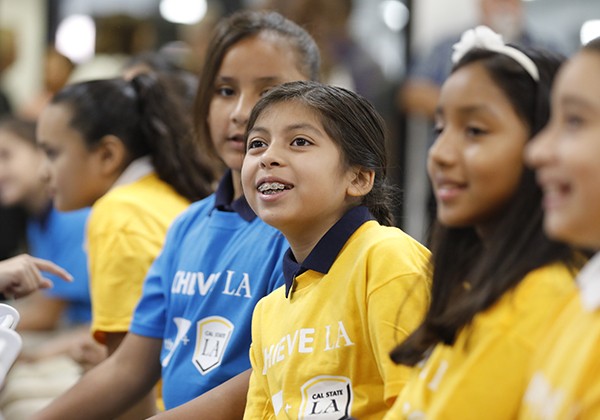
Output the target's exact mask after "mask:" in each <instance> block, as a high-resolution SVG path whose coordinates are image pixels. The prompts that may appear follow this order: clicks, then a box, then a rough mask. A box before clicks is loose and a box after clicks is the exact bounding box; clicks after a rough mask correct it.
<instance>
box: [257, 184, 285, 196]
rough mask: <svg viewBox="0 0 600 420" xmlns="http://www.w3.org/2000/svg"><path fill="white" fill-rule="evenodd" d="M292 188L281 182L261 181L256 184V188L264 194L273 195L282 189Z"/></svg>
mask: <svg viewBox="0 0 600 420" xmlns="http://www.w3.org/2000/svg"><path fill="white" fill-rule="evenodd" d="M292 188H293V187H292V186H291V185H288V184H282V183H281V182H263V183H262V184H260V185H259V186H258V188H257V190H258V192H260V193H261V194H264V195H273V194H277V193H279V192H281V191H284V190H291V189H292Z"/></svg>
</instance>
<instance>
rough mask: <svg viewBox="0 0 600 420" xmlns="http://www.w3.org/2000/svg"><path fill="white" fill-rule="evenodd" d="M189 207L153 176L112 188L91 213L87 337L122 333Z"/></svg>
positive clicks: (187, 203) (88, 229) (182, 198)
mask: <svg viewBox="0 0 600 420" xmlns="http://www.w3.org/2000/svg"><path fill="white" fill-rule="evenodd" d="M188 205H189V201H188V200H187V199H185V198H184V197H182V196H181V195H179V194H178V193H177V192H175V190H174V189H173V188H172V187H171V186H170V185H168V184H167V183H165V182H164V181H162V180H161V179H159V178H158V176H157V175H156V174H154V173H151V174H149V175H146V176H144V177H142V178H140V179H138V180H137V181H134V182H132V183H130V184H126V185H122V186H118V187H115V188H114V189H112V190H110V191H109V192H108V193H107V194H105V195H104V196H103V197H102V198H100V199H99V200H98V201H97V202H96V203H95V204H94V206H93V207H92V212H91V214H90V218H89V221H88V226H87V246H88V262H89V270H90V293H91V298H92V326H91V329H92V333H93V335H94V337H95V338H96V340H98V341H99V342H104V338H105V333H107V332H127V331H128V330H129V324H130V322H131V318H132V316H133V311H134V309H135V305H136V304H137V302H138V300H139V298H140V296H141V295H142V285H143V282H144V278H145V277H146V272H147V271H148V269H149V268H150V265H151V264H152V262H153V261H154V259H155V258H156V257H157V256H158V253H159V252H160V250H161V249H162V246H163V242H164V240H165V236H166V234H167V229H168V227H169V225H170V224H171V222H172V221H173V220H174V219H175V217H176V216H177V215H178V214H180V213H181V212H182V211H183V210H185V209H186V208H187V207H188Z"/></svg>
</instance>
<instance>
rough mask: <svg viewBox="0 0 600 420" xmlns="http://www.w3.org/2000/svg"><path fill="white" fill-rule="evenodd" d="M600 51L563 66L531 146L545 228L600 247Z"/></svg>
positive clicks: (584, 244)
mask: <svg viewBox="0 0 600 420" xmlns="http://www.w3.org/2000/svg"><path fill="white" fill-rule="evenodd" d="M599 74H600V54H598V53H596V52H590V51H583V52H581V53H579V54H577V55H576V56H575V57H573V58H572V59H571V60H570V61H569V62H568V63H567V64H566V65H565V66H564V68H563V69H562V70H561V71H560V73H559V75H558V77H557V80H556V83H555V85H554V88H553V90H552V117H551V119H550V123H549V124H548V125H547V126H546V128H545V129H544V130H543V131H542V132H541V133H540V134H539V135H538V136H536V137H535V139H534V140H533V142H532V143H531V144H530V145H529V147H528V148H527V154H526V157H527V161H528V163H529V164H530V165H531V166H533V167H534V168H535V169H536V174H537V179H538V182H539V184H540V186H541V187H542V189H543V191H544V201H543V204H544V211H545V214H544V228H545V230H546V232H547V233H548V235H550V236H552V237H554V238H556V239H559V240H563V241H567V242H570V243H572V244H575V245H578V246H582V247H586V248H593V249H595V250H598V249H600V222H599V219H598V215H600V184H599V183H598V181H599V180H600V163H599V162H600V77H599V76H598V75H599Z"/></svg>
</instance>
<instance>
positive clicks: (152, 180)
mask: <svg viewBox="0 0 600 420" xmlns="http://www.w3.org/2000/svg"><path fill="white" fill-rule="evenodd" d="M181 107H182V105H180V101H178V100H177V99H176V97H174V96H173V93H172V92H171V91H170V90H169V89H168V88H167V85H166V84H165V83H164V82H163V81H162V80H161V79H160V78H159V77H158V76H156V75H152V74H142V75H139V76H137V77H135V78H133V79H132V80H130V81H127V80H124V79H120V78H119V79H108V80H94V81H89V82H82V83H77V84H73V85H69V86H67V87H65V88H63V89H62V90H61V91H59V92H58V93H57V94H56V95H55V96H54V97H53V98H52V100H51V102H50V104H49V105H48V106H47V107H46V108H45V109H44V110H43V112H42V114H41V116H40V119H39V122H38V128H37V137H38V143H39V144H40V146H41V147H42V149H43V150H44V151H45V152H46V155H47V157H48V169H49V173H50V181H49V182H50V186H51V189H52V190H53V191H54V204H55V206H56V208H57V209H58V210H62V211H64V210H74V209H78V208H81V207H86V206H92V211H91V214H90V217H89V219H88V224H87V231H86V243H87V252H88V270H89V279H90V295H91V300H92V325H91V329H92V333H93V335H94V338H95V339H96V340H97V341H98V342H100V343H103V344H105V345H106V346H107V349H108V353H109V354H112V353H114V352H115V351H116V349H117V348H118V347H119V345H120V343H121V341H122V340H123V338H124V337H125V334H126V333H127V332H128V330H129V324H130V322H131V318H132V315H133V311H134V309H135V305H136V303H137V301H138V300H139V298H140V296H141V294H142V285H143V282H144V278H145V276H146V272H147V271H148V269H149V268H150V265H151V264H152V262H153V261H154V259H155V258H156V257H157V256H158V254H159V252H160V250H161V248H162V245H163V242H164V240H165V237H166V234H167V229H168V227H169V225H170V224H171V222H172V221H173V220H174V219H175V217H177V216H178V215H179V214H180V213H181V212H182V211H183V210H185V209H186V208H187V207H188V205H189V204H190V202H191V201H195V200H198V199H200V198H203V197H204V196H206V195H208V194H209V193H210V190H211V182H212V174H213V171H212V169H211V167H210V166H209V165H208V164H206V163H204V160H203V157H202V155H201V151H200V149H199V148H198V146H197V145H196V143H195V142H194V140H193V138H192V137H191V127H192V125H191V120H190V118H189V116H188V115H187V114H186V111H185V109H182V108H181ZM137 409H139V410H140V411H138V412H134V414H133V417H135V418H140V417H141V416H142V415H148V414H153V413H154V411H155V410H154V402H153V396H152V395H150V396H149V397H148V398H147V400H146V406H145V407H144V403H141V404H140V405H139V406H138V408H136V409H135V410H137Z"/></svg>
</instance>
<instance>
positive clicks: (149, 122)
mask: <svg viewBox="0 0 600 420" xmlns="http://www.w3.org/2000/svg"><path fill="white" fill-rule="evenodd" d="M52 104H61V105H65V106H67V107H68V108H69V110H70V111H71V113H72V118H71V121H70V126H71V127H72V128H73V129H75V130H77V131H78V132H79V133H81V135H82V136H83V138H84V139H85V141H86V143H87V147H88V148H90V149H91V148H94V147H95V146H96V145H97V144H98V143H99V142H100V140H101V139H102V137H104V136H106V135H114V136H116V137H118V138H119V139H120V140H121V141H122V142H123V144H124V145H125V147H126V149H127V151H128V159H129V161H133V160H134V159H136V158H139V157H141V156H145V155H150V156H151V158H152V163H153V165H154V168H155V170H156V173H157V175H158V176H159V177H160V179H162V180H163V181H165V182H167V183H168V184H170V185H171V186H172V187H173V188H174V189H175V191H177V192H178V193H179V194H181V195H182V196H184V197H186V198H187V199H189V200H191V201H195V200H199V199H201V198H204V197H206V196H207V195H208V194H210V192H211V182H212V180H213V175H212V174H213V171H212V169H211V167H210V165H209V164H208V163H206V162H205V160H204V157H203V156H202V155H201V152H200V149H199V147H198V145H197V143H196V142H195V140H194V138H193V135H192V126H191V119H190V118H189V113H188V112H186V110H184V109H182V105H181V102H180V101H178V100H177V99H175V98H173V96H172V93H171V92H170V91H169V89H167V88H166V85H165V84H164V82H162V81H161V80H160V79H159V77H158V76H157V75H153V74H140V75H138V76H136V77H134V78H133V79H132V80H131V81H126V80H123V79H120V78H117V79H105V80H93V81H89V82H82V83H77V84H73V85H68V86H66V87H65V88H63V89H62V90H61V91H60V92H58V93H57V94H56V95H55V96H54V97H53V98H52Z"/></svg>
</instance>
